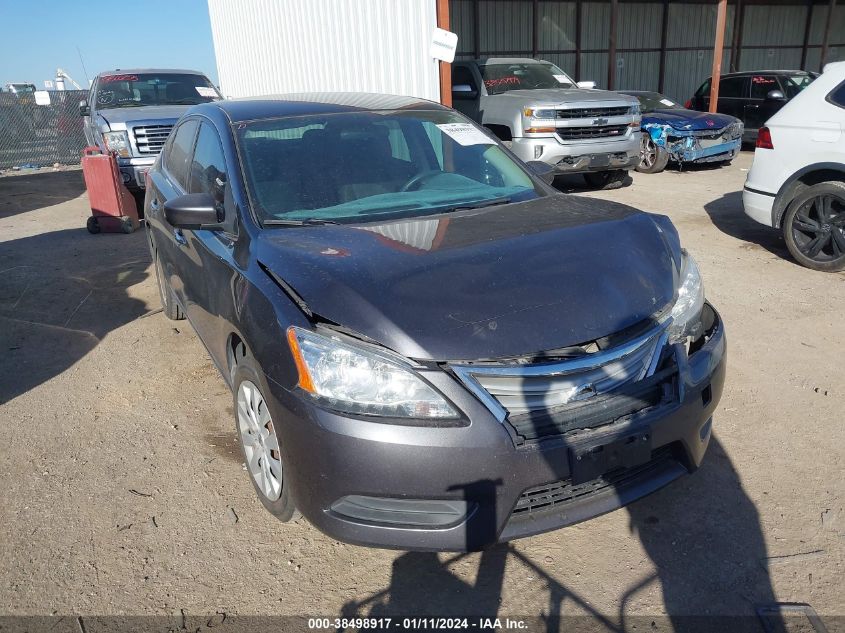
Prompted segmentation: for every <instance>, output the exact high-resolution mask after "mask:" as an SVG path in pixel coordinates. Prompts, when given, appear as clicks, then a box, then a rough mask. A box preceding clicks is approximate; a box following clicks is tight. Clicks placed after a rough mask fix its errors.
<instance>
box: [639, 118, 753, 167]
mask: <svg viewBox="0 0 845 633" xmlns="http://www.w3.org/2000/svg"><path fill="white" fill-rule="evenodd" d="M642 129H643V131H644V132H647V133H648V134H649V135H650V136H651V138H652V140H653V141H654V144H655V145H657V146H658V147H662V148H664V149H665V150H666V151H667V152H668V153H669V160H672V161H675V162H677V163H710V162H721V161H727V160H732V159H733V158H734V157H735V156H736V155H737V154H738V153H739V151H740V149H741V147H742V132H743V126H742V123H740V122H736V123H732V124H731V125H729V126H727V127H725V128H722V129H720V130H678V129H676V128H674V127H672V126H671V125H663V124H658V123H647V124H644V125H643V126H642Z"/></svg>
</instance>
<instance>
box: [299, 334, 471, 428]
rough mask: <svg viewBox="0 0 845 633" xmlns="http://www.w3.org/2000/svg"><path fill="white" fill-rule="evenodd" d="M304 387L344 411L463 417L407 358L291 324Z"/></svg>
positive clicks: (407, 415) (324, 402)
mask: <svg viewBox="0 0 845 633" xmlns="http://www.w3.org/2000/svg"><path fill="white" fill-rule="evenodd" d="M287 335H288V344H289V345H290V350H291V352H292V353H293V357H294V361H295V362H296V368H297V370H298V372H299V384H298V387H299V388H300V389H302V390H303V391H306V392H307V393H309V394H311V396H312V397H314V398H315V399H316V400H317V401H318V402H319V403H320V404H322V405H323V406H325V407H327V408H329V409H334V410H335V411H341V412H344V413H357V414H363V415H374V416H383V417H393V418H416V419H420V418H423V419H426V418H428V419H431V418H436V419H443V418H457V417H458V413H457V412H456V411H455V409H454V408H453V407H452V405H450V404H449V403H448V402H447V401H446V399H445V398H444V397H443V396H441V395H440V394H439V393H438V392H437V391H435V390H434V388H433V387H431V386H430V385H429V384H428V383H427V382H425V381H424V380H423V379H422V378H421V377H420V376H419V375H418V374H417V373H416V372H415V371H414V370H413V369H412V368H411V367H410V365H408V366H406V365H405V363H404V362H403V361H402V360H401V359H394V358H392V357H390V356H388V355H387V354H384V355H382V354H380V353H377V352H375V351H370V350H367V349H364V348H363V347H359V346H357V345H354V344H348V343H345V342H342V341H340V340H339V339H337V338H334V337H329V336H323V335H321V334H317V333H315V332H311V331H309V330H303V329H302V328H298V327H293V326H292V327H289V328H288V331H287Z"/></svg>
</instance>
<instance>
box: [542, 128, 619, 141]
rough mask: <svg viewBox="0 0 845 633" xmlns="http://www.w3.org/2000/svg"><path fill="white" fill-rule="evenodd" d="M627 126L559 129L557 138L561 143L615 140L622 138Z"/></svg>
mask: <svg viewBox="0 0 845 633" xmlns="http://www.w3.org/2000/svg"><path fill="white" fill-rule="evenodd" d="M627 128H628V126H627V125H592V126H589V127H559V128H557V130H556V133H557V136H558V138H559V139H560V140H562V141H575V140H579V139H585V138H615V137H619V136H624V134H625V130H626V129H627Z"/></svg>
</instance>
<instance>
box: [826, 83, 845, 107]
mask: <svg viewBox="0 0 845 633" xmlns="http://www.w3.org/2000/svg"><path fill="white" fill-rule="evenodd" d="M827 100H828V101H830V102H831V103H832V104H833V105H837V106H839V107H840V108H845V81H843V82H842V83H841V84H839V85H838V86H837V87H836V88H834V89H833V92H831V93H830V94H829V95H827Z"/></svg>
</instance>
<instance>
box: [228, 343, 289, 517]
mask: <svg viewBox="0 0 845 633" xmlns="http://www.w3.org/2000/svg"><path fill="white" fill-rule="evenodd" d="M261 377H262V376H261V369H260V368H259V367H258V365H257V364H256V362H255V361H254V360H252V358H250V357H249V356H246V357H244V358H241V359H240V361H239V362H238V364H237V366H236V367H235V373H234V380H233V382H232V387H233V391H234V397H235V424H236V427H237V430H238V438H240V442H241V449H242V450H243V456H244V463H245V464H246V470H247V472H248V473H249V478H250V481H251V482H252V486H253V488H255V492H256V493H257V494H258V499H259V500H260V501H261V503H262V505H263V506H264V507H265V508H267V510H268V511H269V512H270V513H271V514H272V515H273V516H275V517H276V518H277V519H279V520H280V521H285V522H286V521H290V520H291V519H295V518H297V517H298V516H299V513H298V512H297V511H296V506H295V505H294V502H293V497H292V495H291V491H290V485H289V484H288V482H287V481H286V478H285V467H284V465H283V462H282V453H281V442H280V440H281V438H280V433H279V429H278V420H274V419H273V415H272V414H271V413H270V409H269V407H268V406H267V401H266V399H265V398H264V395H263V394H262V386H261V385H263V384H264V381H263V380H261Z"/></svg>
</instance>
